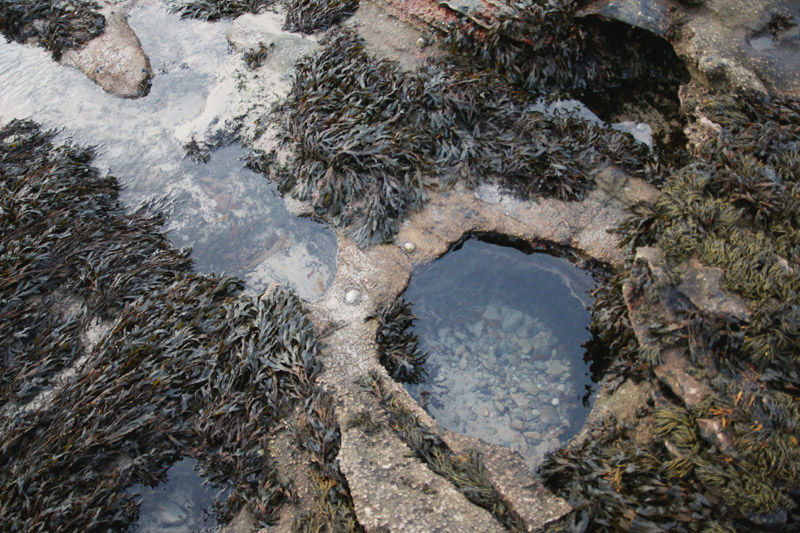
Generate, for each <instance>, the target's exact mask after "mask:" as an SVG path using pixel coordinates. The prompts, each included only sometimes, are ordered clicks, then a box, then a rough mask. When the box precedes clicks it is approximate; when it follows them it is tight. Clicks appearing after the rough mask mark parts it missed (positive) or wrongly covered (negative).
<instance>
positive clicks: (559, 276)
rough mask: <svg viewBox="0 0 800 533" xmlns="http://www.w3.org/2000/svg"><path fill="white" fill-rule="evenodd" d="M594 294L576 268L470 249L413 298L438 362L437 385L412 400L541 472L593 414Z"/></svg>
mask: <svg viewBox="0 0 800 533" xmlns="http://www.w3.org/2000/svg"><path fill="white" fill-rule="evenodd" d="M593 287H594V280H593V279H592V276H591V274H590V273H589V272H587V271H586V270H582V269H580V268H578V267H576V266H575V265H573V264H572V263H570V262H569V261H568V260H567V259H563V258H559V257H554V256H551V255H548V254H546V253H524V252H522V251H520V250H518V249H517V248H513V247H510V246H500V245H497V244H492V243H489V242H484V241H482V240H479V239H476V238H472V239H468V240H467V241H465V242H464V243H463V245H461V246H460V247H458V248H456V249H455V250H453V251H451V252H449V253H447V254H446V255H445V256H444V257H442V258H441V259H439V260H438V261H436V262H434V263H433V264H431V265H430V266H428V267H427V268H425V269H424V270H422V271H421V272H419V273H416V274H414V275H413V276H412V278H411V281H410V282H409V286H408V289H407V290H406V292H405V294H404V297H405V298H406V300H408V301H410V302H411V303H412V310H413V313H414V314H415V315H416V316H417V318H418V321H417V323H416V326H415V333H417V335H418V336H419V339H420V347H421V349H422V350H424V351H427V352H428V354H429V355H428V360H427V363H426V367H427V370H428V372H429V376H428V378H427V379H426V381H425V382H423V383H421V384H419V385H410V386H408V390H409V392H410V393H411V395H412V396H414V397H415V398H416V399H417V400H418V401H420V402H421V403H423V404H425V403H427V409H428V411H429V412H430V413H431V414H432V415H433V416H434V417H435V418H436V419H437V420H438V421H439V422H440V423H442V424H443V425H444V426H445V427H447V428H449V429H452V430H454V431H458V432H460V433H465V434H467V435H471V436H474V437H479V438H481V439H483V440H485V441H487V442H490V443H493V444H499V445H503V446H510V447H512V448H514V449H516V450H517V451H519V452H520V453H521V454H522V455H523V456H524V457H525V458H526V459H527V460H528V461H529V463H530V464H531V465H535V464H537V463H538V462H539V461H540V460H541V459H542V457H543V456H544V454H545V453H546V452H548V451H551V450H553V449H556V448H560V447H561V446H563V445H565V444H566V442H567V440H569V439H570V438H571V437H572V436H573V435H574V434H575V433H576V432H577V431H578V430H579V429H580V428H581V426H582V425H583V422H584V421H585V419H586V417H587V416H588V413H589V408H590V404H591V400H592V392H593V388H592V386H593V382H592V378H591V373H590V370H589V363H588V362H587V361H585V360H584V355H585V349H584V347H583V344H584V343H586V342H587V341H589V340H590V338H591V334H590V333H589V331H588V329H587V328H588V325H589V322H590V318H591V317H590V312H589V310H588V307H589V306H590V305H591V299H590V296H589V292H590V291H591V290H592V288H593Z"/></svg>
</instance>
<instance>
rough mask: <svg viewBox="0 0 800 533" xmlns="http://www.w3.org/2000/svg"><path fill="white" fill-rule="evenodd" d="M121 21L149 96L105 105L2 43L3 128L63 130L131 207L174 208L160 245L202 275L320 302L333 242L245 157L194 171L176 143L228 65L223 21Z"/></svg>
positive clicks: (41, 56) (158, 10)
mask: <svg viewBox="0 0 800 533" xmlns="http://www.w3.org/2000/svg"><path fill="white" fill-rule="evenodd" d="M128 22H129V24H130V26H131V27H132V28H133V30H134V31H135V32H136V34H137V35H138V37H139V39H140V41H141V43H142V47H143V49H144V51H145V53H146V54H147V55H148V57H149V58H150V62H151V65H152V68H153V71H154V73H155V75H154V78H153V85H152V89H151V91H150V93H149V94H148V95H147V96H146V97H144V98H140V99H135V100H128V99H121V98H117V97H114V96H111V95H109V94H107V93H105V92H104V91H103V90H102V89H101V88H100V87H99V86H97V85H95V84H94V83H93V82H92V81H90V80H88V79H87V78H86V77H85V76H84V75H83V74H82V73H80V72H79V71H77V70H75V69H72V68H68V67H62V66H60V65H58V64H57V63H55V62H54V61H53V60H52V59H51V58H50V55H49V54H48V53H47V52H46V51H44V50H42V49H41V48H38V47H33V46H24V45H20V44H17V43H6V42H5V41H4V40H3V39H0V122H3V123H4V122H6V121H8V120H11V119H13V118H30V119H32V120H34V121H36V122H39V123H41V124H42V125H43V126H44V127H45V128H55V129H59V130H60V131H61V132H62V133H61V136H60V139H61V140H62V141H63V140H65V139H71V140H72V141H73V142H75V143H77V144H80V145H83V146H96V147H97V157H96V158H95V163H94V164H95V165H96V166H97V167H99V168H100V169H102V170H104V171H107V172H108V173H110V174H112V175H114V176H116V177H117V178H119V180H120V182H121V183H122V184H123V185H124V187H125V188H124V190H123V192H122V200H123V202H125V203H126V204H127V205H129V206H131V207H135V206H138V205H139V204H141V203H142V202H146V201H148V200H150V199H153V198H162V197H166V198H167V200H169V201H172V202H173V208H172V214H171V216H170V217H169V220H168V222H167V226H166V229H167V230H168V235H169V237H170V238H171V240H172V241H173V243H174V244H176V245H177V246H192V247H193V249H194V254H193V257H194V260H195V267H196V269H197V270H199V271H200V272H216V273H225V274H230V275H235V276H238V277H240V278H242V279H244V280H245V281H246V282H247V284H248V286H249V287H250V288H251V289H253V290H255V291H259V290H260V289H263V288H264V287H265V286H266V285H267V284H268V283H269V282H270V281H273V280H275V281H280V282H282V283H284V284H287V285H289V286H291V287H293V288H294V289H295V290H297V291H298V293H299V294H300V296H301V297H303V298H306V299H315V298H318V297H319V296H321V295H322V294H323V292H324V291H325V290H326V288H327V286H328V285H329V284H330V282H331V281H332V279H333V276H334V274H335V268H336V267H335V259H336V247H337V244H336V238H335V236H334V234H333V232H332V231H331V230H330V229H329V228H327V227H326V226H324V225H323V224H320V223H319V222H316V221H314V220H310V219H304V218H298V217H294V216H292V215H290V214H289V213H288V212H287V210H286V208H285V206H284V203H283V201H282V200H281V198H280V197H279V196H278V195H277V194H276V188H275V185H274V184H273V183H272V182H270V181H269V180H267V179H266V178H264V177H261V176H258V175H256V174H255V173H253V172H250V171H249V170H246V169H244V168H243V162H242V161H241V158H242V157H244V156H245V155H246V152H245V151H244V150H243V149H241V148H237V147H228V148H226V149H225V150H223V151H222V152H218V153H215V154H214V155H212V158H211V160H210V161H209V163H208V164H203V163H195V162H194V161H192V160H190V159H188V158H185V157H184V154H185V151H184V149H183V147H182V145H181V143H180V142H179V141H178V140H177V138H176V134H175V132H176V129H177V128H178V127H179V126H180V125H181V124H185V123H189V122H191V121H192V120H193V119H196V118H197V117H198V116H200V115H201V113H203V111H204V107H205V106H206V105H207V97H208V95H209V92H210V91H211V89H212V88H213V87H214V85H215V83H216V82H217V81H218V80H217V78H218V76H219V72H220V70H221V69H223V67H224V64H225V62H226V61H229V60H230V59H231V53H230V52H229V50H228V43H227V41H226V39H225V32H226V30H227V29H228V26H229V25H230V22H224V21H223V22H217V23H209V22H201V21H194V20H181V19H180V18H179V17H178V16H176V15H174V14H170V13H168V12H167V10H166V9H164V8H163V7H154V6H144V7H140V8H137V9H134V10H133V11H132V12H131V13H130V16H129V18H128ZM282 67H283V69H284V71H283V72H282V73H281V75H285V74H286V73H285V69H286V68H287V67H288V65H282Z"/></svg>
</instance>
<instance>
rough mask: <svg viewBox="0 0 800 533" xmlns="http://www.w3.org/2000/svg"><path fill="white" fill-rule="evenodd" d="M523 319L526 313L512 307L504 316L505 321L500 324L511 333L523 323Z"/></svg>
mask: <svg viewBox="0 0 800 533" xmlns="http://www.w3.org/2000/svg"><path fill="white" fill-rule="evenodd" d="M523 319H524V315H523V314H522V312H521V311H517V310H516V309H512V310H511V311H509V312H508V314H507V315H506V316H505V317H504V318H503V322H502V324H501V325H500V329H502V330H503V331H504V332H506V333H511V332H512V331H514V330H515V329H517V328H518V327H519V326H520V325H521V324H522V320H523Z"/></svg>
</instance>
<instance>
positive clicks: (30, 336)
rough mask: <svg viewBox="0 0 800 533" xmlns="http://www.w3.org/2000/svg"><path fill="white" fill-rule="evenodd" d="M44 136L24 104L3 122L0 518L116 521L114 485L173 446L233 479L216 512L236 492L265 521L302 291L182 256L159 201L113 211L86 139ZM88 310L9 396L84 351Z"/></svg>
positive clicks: (145, 469) (28, 526) (120, 510)
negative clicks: (97, 335)
mask: <svg viewBox="0 0 800 533" xmlns="http://www.w3.org/2000/svg"><path fill="white" fill-rule="evenodd" d="M51 137H52V134H51V133H43V132H41V131H40V130H39V129H38V127H37V126H36V125H35V124H32V123H30V122H20V121H14V122H11V123H10V124H8V125H7V126H5V127H4V128H3V129H2V131H0V179H1V180H2V181H0V186H2V187H3V194H2V196H1V197H0V202H2V204H0V205H2V209H0V222H1V223H2V228H3V231H2V232H0V239H2V240H1V241H0V249H2V255H0V261H2V268H3V276H2V284H0V313H2V320H0V328H1V329H0V342H2V343H3V348H4V350H3V354H4V360H3V365H2V367H0V379H1V380H2V383H3V398H2V404H3V405H2V407H3V409H4V416H3V417H2V418H0V442H1V443H2V444H0V480H1V481H0V523H2V524H4V525H5V526H6V527H7V528H8V529H9V530H19V531H32V530H36V529H37V528H38V529H44V530H48V531H95V530H103V531H105V530H107V529H109V528H114V529H125V528H126V527H127V526H128V525H129V524H130V523H131V521H132V520H133V519H134V518H135V516H136V512H137V511H136V505H135V504H134V502H133V500H132V499H131V498H130V497H127V496H125V494H124V488H125V487H127V486H129V485H131V484H133V483H145V484H151V485H152V484H155V483H157V482H158V481H159V480H160V479H161V478H162V477H163V475H164V473H165V471H166V469H167V468H168V466H169V464H171V463H172V462H173V461H174V460H176V459H177V458H178V457H179V456H181V455H190V456H193V457H196V458H197V459H198V460H199V462H200V463H201V465H202V466H203V469H204V472H205V475H206V476H207V477H208V478H209V479H210V480H211V482H212V483H214V485H215V486H219V487H221V488H228V489H230V490H229V491H228V492H227V494H229V496H228V500H227V501H225V502H220V504H221V509H220V515H221V518H222V519H225V518H228V517H230V516H231V514H232V513H234V512H235V511H236V510H237V509H238V508H239V507H241V506H242V505H245V504H246V505H248V507H249V509H250V510H251V511H252V512H253V514H254V515H255V516H256V518H257V519H258V520H259V521H261V522H262V523H266V522H267V521H269V520H270V518H271V517H272V516H274V513H275V511H276V509H277V506H278V504H279V503H280V502H281V501H282V500H283V499H284V497H285V493H286V490H285V487H284V485H283V483H282V482H281V481H280V480H278V479H277V476H276V474H275V470H274V468H273V467H272V465H271V462H270V460H269V459H268V456H267V455H266V452H265V450H266V445H267V441H268V439H269V438H270V437H271V436H272V433H273V431H274V430H275V428H276V427H277V426H278V421H279V420H280V419H281V418H282V417H283V416H284V414H285V413H286V412H287V410H288V409H289V407H290V405H291V403H292V402H296V401H300V400H301V399H304V398H307V397H309V396H310V395H311V392H312V390H313V380H314V377H315V376H316V374H317V372H318V370H319V364H318V362H317V359H316V356H317V352H318V343H317V340H316V335H315V334H314V330H313V327H312V325H311V323H310V321H309V320H308V318H307V316H306V313H305V311H304V309H303V307H302V304H301V302H300V300H299V299H298V298H297V297H296V296H295V295H294V294H293V293H290V292H288V291H285V290H283V289H276V290H274V291H272V292H271V293H270V294H268V295H265V296H262V297H261V298H252V297H247V296H244V295H241V294H240V289H241V283H240V282H239V281H238V280H235V279H233V278H225V277H217V276H200V275H196V274H192V273H190V272H189V268H190V262H189V259H188V257H187V255H186V253H185V252H178V251H175V250H174V249H172V248H171V247H170V246H169V245H168V243H167V241H166V239H165V238H164V236H163V234H161V233H160V232H159V226H160V220H161V219H160V218H159V217H154V216H152V215H146V213H143V212H140V213H136V214H133V215H130V214H126V213H124V211H123V208H122V206H120V205H119V204H118V201H117V191H118V188H119V186H118V184H117V182H116V180H114V178H111V177H100V176H99V175H98V173H97V171H96V170H94V169H93V168H92V167H90V166H89V165H90V161H91V152H90V151H85V150H80V149H77V148H74V147H72V146H69V145H65V146H60V147H56V146H53V145H52V144H51V143H50V139H51ZM51 227H52V230H51V229H50V228H51ZM54 235H55V237H56V238H54V237H53V236H54ZM59 239H62V240H63V243H60V242H59ZM65 299H66V300H77V301H78V302H79V304H80V305H78V306H77V307H80V308H81V309H83V310H84V311H83V312H82V314H81V313H79V315H78V316H77V318H74V319H70V318H69V317H70V313H74V310H65V309H63V308H62V307H63V306H62V305H57V304H58V303H59V302H60V301H61V300H65ZM94 318H103V319H106V320H111V321H112V322H109V323H113V327H112V329H111V331H110V332H109V333H108V334H107V335H105V336H104V337H103V338H102V339H101V340H100V342H99V343H98V345H97V346H95V347H94V349H93V350H92V351H91V352H90V353H88V354H87V355H88V357H87V360H86V362H85V364H84V365H83V366H82V367H80V368H79V369H77V373H76V374H75V376H74V377H72V378H70V379H69V380H68V381H67V382H66V383H65V384H64V386H63V387H62V388H60V389H56V390H54V392H53V395H52V397H50V398H48V399H47V400H46V402H45V403H44V404H42V405H41V406H38V407H34V408H32V409H29V410H18V409H17V410H15V407H14V405H13V404H14V403H23V402H25V401H27V400H29V399H30V398H31V397H32V396H33V394H34V393H38V392H40V391H43V390H45V389H48V388H51V383H50V381H49V379H50V377H51V376H52V375H53V374H54V373H55V372H56V371H57V370H59V369H61V368H64V367H66V366H69V365H70V364H72V363H73V362H74V361H75V359H76V357H78V356H79V355H83V354H85V353H86V351H87V349H88V348H87V346H85V345H84V343H83V341H82V340H81V339H80V333H81V331H83V330H84V329H85V326H87V325H88V324H89V323H90V320H92V319H94ZM29 382H30V384H28V383H29ZM8 410H11V411H8Z"/></svg>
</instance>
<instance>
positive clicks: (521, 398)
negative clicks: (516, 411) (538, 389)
mask: <svg viewBox="0 0 800 533" xmlns="http://www.w3.org/2000/svg"><path fill="white" fill-rule="evenodd" d="M511 399H512V400H514V403H515V404H517V407H519V408H520V409H527V408H528V405H530V400H528V398H527V397H525V395H524V394H512V395H511Z"/></svg>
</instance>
